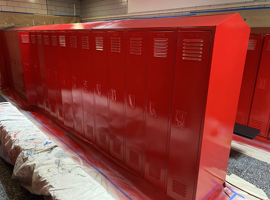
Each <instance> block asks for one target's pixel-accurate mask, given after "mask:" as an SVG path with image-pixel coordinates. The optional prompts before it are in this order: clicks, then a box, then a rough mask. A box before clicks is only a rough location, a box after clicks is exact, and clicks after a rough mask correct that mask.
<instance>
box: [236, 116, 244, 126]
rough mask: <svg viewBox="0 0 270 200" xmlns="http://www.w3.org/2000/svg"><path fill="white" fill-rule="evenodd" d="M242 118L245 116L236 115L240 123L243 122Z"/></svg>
mask: <svg viewBox="0 0 270 200" xmlns="http://www.w3.org/2000/svg"><path fill="white" fill-rule="evenodd" d="M242 119H243V116H242V115H238V114H237V115H236V119H235V122H236V123H238V124H241V123H242Z"/></svg>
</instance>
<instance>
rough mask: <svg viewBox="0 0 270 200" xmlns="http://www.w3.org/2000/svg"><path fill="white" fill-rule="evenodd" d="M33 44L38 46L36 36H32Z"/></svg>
mask: <svg viewBox="0 0 270 200" xmlns="http://www.w3.org/2000/svg"><path fill="white" fill-rule="evenodd" d="M31 43H32V44H36V36H35V35H31Z"/></svg>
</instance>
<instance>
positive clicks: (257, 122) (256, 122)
mask: <svg viewBox="0 0 270 200" xmlns="http://www.w3.org/2000/svg"><path fill="white" fill-rule="evenodd" d="M250 122H251V123H250V126H251V127H252V128H256V129H259V130H261V129H262V126H263V122H262V121H261V120H257V119H251V120H250Z"/></svg>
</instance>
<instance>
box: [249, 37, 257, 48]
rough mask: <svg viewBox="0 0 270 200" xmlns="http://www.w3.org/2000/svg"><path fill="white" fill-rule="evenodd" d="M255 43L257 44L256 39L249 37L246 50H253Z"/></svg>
mask: <svg viewBox="0 0 270 200" xmlns="http://www.w3.org/2000/svg"><path fill="white" fill-rule="evenodd" d="M256 45H257V40H256V39H249V41H248V48H247V50H255V49H256Z"/></svg>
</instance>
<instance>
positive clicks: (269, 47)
mask: <svg viewBox="0 0 270 200" xmlns="http://www.w3.org/2000/svg"><path fill="white" fill-rule="evenodd" d="M269 62H270V35H267V36H265V39H264V43H263V50H262V55H261V62H260V66H259V72H258V76H257V82H256V87H255V92H254V97H253V102H252V108H251V112H250V118H249V122H248V126H250V127H253V128H257V129H260V130H261V133H260V135H261V136H263V137H267V136H268V132H269V114H270V102H269V99H270V68H269Z"/></svg>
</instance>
